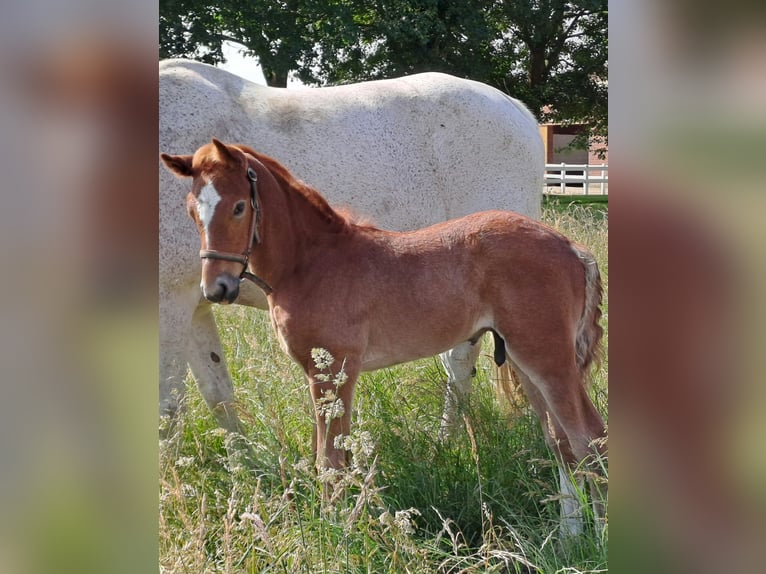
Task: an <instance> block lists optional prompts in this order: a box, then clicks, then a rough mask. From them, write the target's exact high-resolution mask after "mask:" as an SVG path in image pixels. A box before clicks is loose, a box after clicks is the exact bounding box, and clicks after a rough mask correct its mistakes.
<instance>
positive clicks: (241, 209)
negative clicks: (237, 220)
mask: <svg viewBox="0 0 766 574" xmlns="http://www.w3.org/2000/svg"><path fill="white" fill-rule="evenodd" d="M243 213H245V202H244V201H238V202H237V203H236V204H235V205H234V217H239V216H240V215H242V214H243Z"/></svg>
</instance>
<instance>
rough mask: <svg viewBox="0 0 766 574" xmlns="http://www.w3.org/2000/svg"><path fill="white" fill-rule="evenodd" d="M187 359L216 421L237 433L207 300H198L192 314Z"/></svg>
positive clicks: (231, 393)
mask: <svg viewBox="0 0 766 574" xmlns="http://www.w3.org/2000/svg"><path fill="white" fill-rule="evenodd" d="M188 360H189V366H190V367H191V370H192V374H193V375H194V378H195V380H196V381H197V387H198V388H199V391H200V393H201V394H202V397H203V398H204V399H205V402H206V403H207V405H208V407H209V408H210V410H211V411H212V412H213V414H214V415H215V417H216V419H217V420H218V424H219V425H221V426H222V427H223V428H225V429H227V430H230V431H234V432H239V433H241V432H242V426H241V423H240V421H239V417H237V411H236V407H235V405H234V389H233V385H232V382H231V376H230V375H229V369H228V367H227V365H226V358H225V357H224V354H223V349H222V347H221V340H220V339H219V338H218V329H217V327H216V323H215V318H214V317H213V313H212V309H211V305H210V304H209V303H206V302H200V303H199V305H198V306H197V308H196V309H195V311H194V314H193V315H192V328H191V340H190V342H189V356H188Z"/></svg>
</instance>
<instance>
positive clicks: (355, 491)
mask: <svg viewBox="0 0 766 574" xmlns="http://www.w3.org/2000/svg"><path fill="white" fill-rule="evenodd" d="M544 219H545V220H546V221H547V222H548V223H549V224H551V225H553V226H554V227H556V228H558V229H560V230H561V231H563V232H564V233H565V234H567V235H568V236H570V237H571V238H572V239H574V240H576V241H578V242H580V243H583V244H584V245H587V246H588V247H589V248H590V249H591V250H592V251H593V252H594V253H595V255H596V257H597V258H598V260H599V265H600V268H601V272H602V278H603V282H604V285H605V287H606V286H607V285H608V261H607V240H606V238H607V228H608V224H607V221H608V217H607V213H606V211H605V210H603V209H593V208H588V207H582V206H570V207H568V208H564V209H562V208H556V207H552V208H547V209H546V211H545V214H544ZM603 311H604V315H603V317H604V319H603V323H604V327H605V329H606V327H607V324H608V300H607V298H606V296H605V299H604V306H603ZM216 314H217V319H218V324H219V326H220V329H221V336H222V340H223V343H224V348H225V350H226V358H227V361H228V363H229V367H230V370H231V373H232V376H233V378H234V383H235V388H236V395H237V398H238V402H239V407H240V414H241V416H242V419H243V421H244V423H245V426H246V436H245V437H238V436H233V435H227V433H225V432H224V431H222V430H220V429H218V428H217V427H216V424H215V421H214V419H213V417H212V415H211V414H210V413H209V412H208V410H207V407H206V406H205V404H204V401H202V399H201V397H200V396H199V393H198V392H197V391H196V389H195V388H193V387H194V385H193V382H192V381H191V380H189V381H188V392H187V402H186V410H185V412H184V414H183V415H182V417H181V420H180V421H179V423H180V424H179V426H178V432H177V433H176V434H175V435H174V436H173V437H171V438H170V439H169V440H166V441H164V442H163V443H162V445H161V449H160V452H161V456H160V556H161V558H160V560H161V568H162V571H163V572H168V573H170V572H172V573H182V572H195V573H197V572H222V573H234V572H236V573H239V572H264V573H265V572H284V573H290V574H292V573H298V572H306V573H309V572H322V573H333V572H354V573H356V572H358V573H362V572H375V573H381V572H391V573H399V572H413V573H426V572H428V573H430V572H444V573H453V572H454V573H457V572H461V573H462V572H464V573H469V572H541V573H548V572H550V573H553V572H560V571H566V572H600V571H605V570H606V568H607V552H608V534H605V535H604V536H603V538H602V539H601V540H599V537H598V536H597V535H596V533H595V531H590V532H588V533H586V535H585V536H582V537H580V538H577V539H575V540H571V539H562V537H560V536H559V533H558V515H559V505H558V501H557V494H558V481H557V474H556V471H555V466H554V462H553V458H552V455H551V453H550V451H549V450H548V449H547V448H546V446H545V443H544V440H543V437H542V432H541V430H540V426H539V423H538V421H537V420H536V418H535V417H534V415H533V414H532V413H530V412H528V411H526V410H524V411H522V412H520V413H518V414H517V415H516V417H515V420H514V421H513V424H509V421H508V420H507V415H506V414H504V413H505V411H504V410H503V409H502V408H501V407H500V406H499V405H498V404H497V402H496V399H495V395H494V390H493V388H492V387H493V386H492V383H491V380H490V365H491V357H490V356H489V352H491V345H489V346H488V351H487V356H483V357H482V358H481V359H480V362H479V364H478V366H477V375H476V378H475V381H474V391H473V393H472V395H471V397H470V399H469V401H468V404H467V405H465V409H464V411H463V412H464V416H463V426H462V428H461V429H460V431H459V432H457V433H455V434H454V436H452V437H451V438H450V439H448V440H447V441H445V442H440V441H439V440H437V435H438V430H439V425H440V422H441V412H442V407H443V398H444V382H445V375H444V374H443V372H442V370H441V369H440V367H439V364H438V361H437V360H435V359H425V360H421V361H417V362H415V363H410V364H407V365H402V366H398V367H395V368H391V369H385V370H381V371H377V372H373V373H365V374H363V375H362V377H361V379H360V381H359V383H358V385H357V392H356V397H355V403H354V412H355V415H354V423H353V428H354V430H353V432H352V436H351V437H350V439H349V443H348V447H349V448H350V449H351V450H352V452H353V455H354V456H353V459H352V460H353V462H352V464H351V466H350V468H349V469H347V470H345V471H343V476H342V477H340V478H338V477H334V480H335V481H337V480H340V481H342V482H343V484H345V486H346V487H345V488H343V489H335V490H334V491H333V492H334V493H335V494H334V495H333V496H323V484H322V482H323V480H325V479H326V477H324V476H317V475H316V473H315V471H314V470H313V469H312V462H311V456H312V453H311V444H312V430H313V427H312V422H313V408H312V405H311V403H310V399H309V395H308V392H307V389H306V387H305V383H304V380H303V375H302V373H301V371H300V369H299V368H298V367H297V366H295V365H294V364H292V362H291V361H290V360H289V359H288V358H287V357H286V356H285V355H284V354H283V353H282V352H281V350H280V349H279V346H278V344H277V343H276V341H275V338H274V337H273V335H272V333H271V328H270V326H269V324H268V318H267V315H266V313H263V312H260V311H256V310H252V309H246V308H241V307H236V306H234V307H230V308H219V309H217V310H216ZM607 372H608V361H607V360H605V361H604V363H603V364H602V365H601V367H600V368H599V370H598V371H597V372H596V373H595V378H594V384H593V394H594V397H595V399H596V403H597V406H598V407H599V409H600V410H601V411H602V412H604V414H605V415H606V414H607V413H606V409H607V402H608V393H607V384H606V381H607ZM607 532H608V531H607Z"/></svg>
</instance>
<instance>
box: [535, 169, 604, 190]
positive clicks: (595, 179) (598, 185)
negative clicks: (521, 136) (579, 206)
mask: <svg viewBox="0 0 766 574" xmlns="http://www.w3.org/2000/svg"><path fill="white" fill-rule="evenodd" d="M608 171H609V166H608V165H607V164H605V163H602V164H591V165H589V164H572V163H547V164H545V189H544V190H543V191H544V193H548V194H552V195H553V194H555V195H562V194H566V195H573V194H576V195H608V194H609V174H608Z"/></svg>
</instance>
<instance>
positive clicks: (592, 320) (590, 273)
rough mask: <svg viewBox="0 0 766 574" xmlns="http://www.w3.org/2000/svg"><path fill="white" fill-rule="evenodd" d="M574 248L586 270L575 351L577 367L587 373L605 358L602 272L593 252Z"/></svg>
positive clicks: (581, 247)
mask: <svg viewBox="0 0 766 574" xmlns="http://www.w3.org/2000/svg"><path fill="white" fill-rule="evenodd" d="M572 249H573V251H574V252H575V254H576V255H577V257H578V258H579V259H580V262H581V263H582V265H583V269H584V270H585V306H584V307H583V312H582V316H581V317H580V322H579V323H578V325H577V339H576V341H575V352H576V354H577V367H578V368H579V369H580V372H581V373H582V374H585V373H586V372H587V371H588V369H589V368H590V366H591V365H593V364H595V365H598V364H599V363H600V362H601V359H602V358H603V349H602V347H601V337H602V335H603V334H604V329H602V328H601V325H600V323H599V321H600V319H601V296H602V291H603V289H602V287H601V273H600V272H599V270H598V264H597V263H596V258H595V257H594V256H593V253H591V252H590V251H588V250H587V249H586V248H585V247H583V246H582V245H575V244H572Z"/></svg>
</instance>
